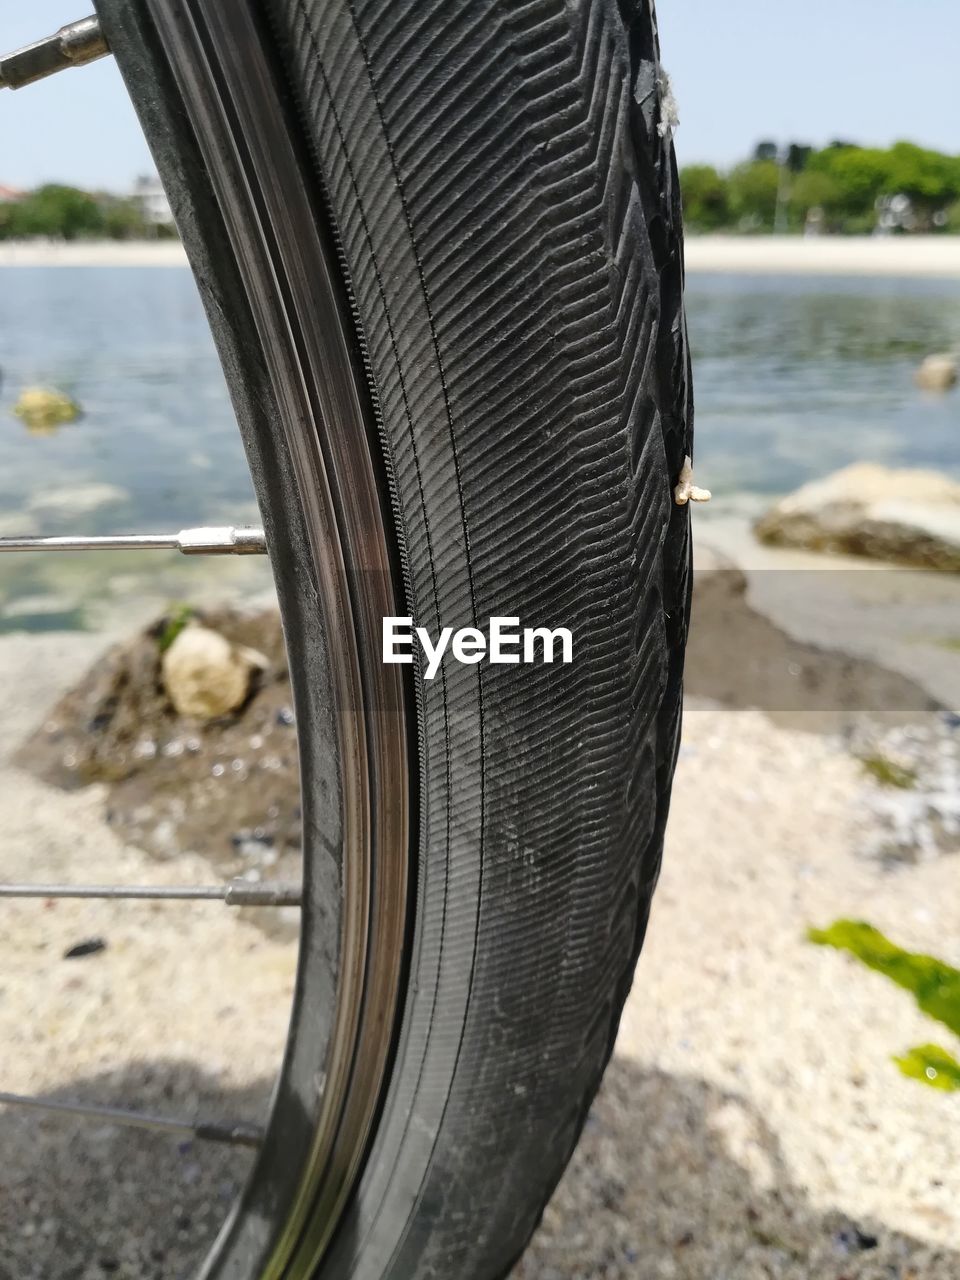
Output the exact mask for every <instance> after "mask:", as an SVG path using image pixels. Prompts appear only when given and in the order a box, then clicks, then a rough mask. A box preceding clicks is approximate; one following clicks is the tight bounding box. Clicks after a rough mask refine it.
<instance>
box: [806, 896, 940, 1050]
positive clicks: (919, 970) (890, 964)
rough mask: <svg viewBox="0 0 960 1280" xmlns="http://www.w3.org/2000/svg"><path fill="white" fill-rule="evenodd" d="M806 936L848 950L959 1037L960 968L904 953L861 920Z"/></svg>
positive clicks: (839, 921) (810, 931)
mask: <svg viewBox="0 0 960 1280" xmlns="http://www.w3.org/2000/svg"><path fill="white" fill-rule="evenodd" d="M807 937H808V938H809V940H810V941H811V942H815V943H817V945H818V946H821V947H836V948H837V950H839V951H849V952H850V954H851V955H854V956H856V957H857V959H858V960H860V961H862V962H863V963H864V964H865V965H868V966H869V967H870V968H871V969H876V971H877V972H878V973H882V974H883V975H884V976H885V977H887V978H889V979H890V981H891V982H895V983H896V984H897V986H898V987H903V988H904V990H906V991H909V992H911V993H912V995H913V997H914V999H915V1000H916V1002H917V1004H918V1005H919V1006H920V1008H921V1009H922V1010H923V1012H924V1013H926V1014H927V1015H929V1017H931V1018H936V1020H937V1022H942V1023H943V1025H944V1026H945V1027H949V1029H950V1030H951V1031H952V1032H953V1033H954V1035H960V969H954V968H953V967H952V966H951V965H949V964H945V963H944V961H943V960H938V959H937V958H936V956H927V955H923V954H922V953H920V952H916V951H904V950H903V948H902V947H898V946H897V945H896V943H894V942H891V941H890V939H889V938H886V937H884V935H883V934H882V933H881V932H880V930H879V929H874V927H873V925H870V924H867V923H866V922H865V921H863V920H836V921H835V922H834V923H833V924H832V925H830V927H829V928H828V929H808V930H807Z"/></svg>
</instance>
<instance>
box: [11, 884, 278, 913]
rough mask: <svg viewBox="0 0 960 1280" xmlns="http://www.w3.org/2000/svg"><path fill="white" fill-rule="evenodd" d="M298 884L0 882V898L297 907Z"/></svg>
mask: <svg viewBox="0 0 960 1280" xmlns="http://www.w3.org/2000/svg"><path fill="white" fill-rule="evenodd" d="M301 897H302V894H301V890H300V886H299V885H296V884H274V883H271V882H270V881H266V882H262V883H261V882H259V881H255V880H231V881H230V883H229V884H225V885H172V886H167V885H125V884H0V898H103V899H108V900H123V899H130V898H133V899H140V900H145V901H161V902H162V901H167V902H170V901H175V902H190V901H211V900H212V901H220V902H224V903H226V905H227V906H228V907H298V906H299V905H300V901H301Z"/></svg>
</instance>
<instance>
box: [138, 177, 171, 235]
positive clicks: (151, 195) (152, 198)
mask: <svg viewBox="0 0 960 1280" xmlns="http://www.w3.org/2000/svg"><path fill="white" fill-rule="evenodd" d="M131 195H132V196H133V198H134V200H136V201H137V203H138V204H139V205H140V212H141V213H142V214H143V219H144V221H145V222H149V223H151V224H152V225H153V226H155V227H172V226H173V213H172V211H171V209H170V201H169V200H168V199H167V193H166V192H165V191H164V189H163V186H162V185H161V183H160V179H159V178H157V177H155V176H154V177H147V176H144V177H140V178H137V180H136V182H135V183H134V184H133V191H132V192H131Z"/></svg>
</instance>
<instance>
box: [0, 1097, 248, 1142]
mask: <svg viewBox="0 0 960 1280" xmlns="http://www.w3.org/2000/svg"><path fill="white" fill-rule="evenodd" d="M0 1104H2V1105H3V1106H7V1107H22V1108H25V1109H29V1110H32V1111H56V1112H59V1113H60V1114H62V1115H68V1116H77V1117H79V1118H80V1119H81V1120H102V1121H105V1122H106V1123H108V1124H119V1125H125V1126H127V1127H128V1128H131V1129H152V1130H154V1132H156V1133H172V1134H176V1135H177V1136H179V1137H181V1138H201V1139H203V1140H204V1141H205V1142H226V1143H229V1144H230V1145H232V1146H239V1147H258V1146H259V1145H260V1143H261V1142H262V1141H263V1130H262V1129H261V1128H260V1127H259V1126H258V1125H255V1124H247V1123H246V1122H245V1121H238V1122H236V1123H231V1124H218V1123H215V1122H211V1121H206V1120H173V1119H169V1118H168V1117H166V1116H152V1115H148V1114H147V1113H146V1112H143V1111H124V1110H122V1109H121V1108H119V1107H100V1106H94V1105H92V1104H87V1103H84V1102H59V1101H54V1100H53V1099H48V1098H36V1097H32V1096H30V1095H29V1094H23V1093H3V1092H0Z"/></svg>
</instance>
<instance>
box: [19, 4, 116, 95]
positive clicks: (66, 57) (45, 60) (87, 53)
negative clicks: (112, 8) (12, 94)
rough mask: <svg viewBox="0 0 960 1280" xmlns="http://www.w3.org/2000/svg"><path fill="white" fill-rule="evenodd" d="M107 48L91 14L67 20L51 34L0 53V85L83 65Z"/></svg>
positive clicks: (32, 80)
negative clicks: (76, 20)
mask: <svg viewBox="0 0 960 1280" xmlns="http://www.w3.org/2000/svg"><path fill="white" fill-rule="evenodd" d="M109 52H110V48H109V46H108V44H107V41H106V39H105V37H104V34H103V32H102V31H101V30H100V23H99V21H98V19H97V18H95V17H94V16H93V15H92V14H91V16H90V17H89V18H81V19H80V21H79V22H70V23H68V24H67V25H66V26H65V27H61V28H60V30H59V31H57V32H55V33H54V34H53V35H52V36H45V37H44V39H42V40H36V41H34V43H33V44H28V45H25V46H24V48H22V49H17V50H16V51H15V52H13V53H7V54H4V55H3V56H2V57H0V89H22V88H23V86H24V85H27V84H33V82H34V81H35V80H43V79H44V78H45V77H46V76H52V75H53V74H54V73H55V72H57V71H65V70H66V69H67V67H82V66H85V65H86V64H87V63H88V62H94V61H95V60H96V59H97V58H103V57H105V56H106V55H107V54H108V53H109Z"/></svg>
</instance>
